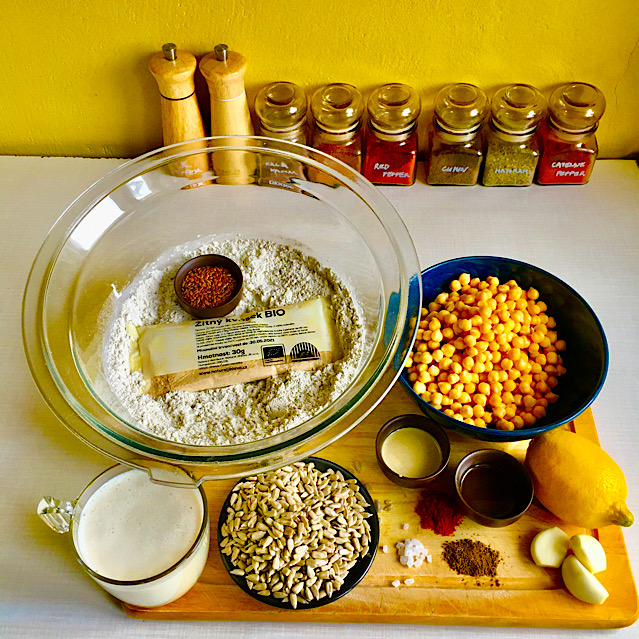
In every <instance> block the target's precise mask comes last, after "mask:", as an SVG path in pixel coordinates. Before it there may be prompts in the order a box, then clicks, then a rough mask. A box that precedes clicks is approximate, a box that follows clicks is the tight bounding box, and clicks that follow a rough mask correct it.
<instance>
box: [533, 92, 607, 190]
mask: <svg viewBox="0 0 639 639" xmlns="http://www.w3.org/2000/svg"><path fill="white" fill-rule="evenodd" d="M605 110H606V100H605V98H604V96H603V94H602V93H601V91H599V89H597V88H596V87H594V86H592V85H591V84H584V83H581V82H573V83H571V84H565V85H563V86H561V87H559V88H558V89H556V90H555V91H554V92H553V94H552V95H551V96H550V100H549V101H548V118H547V120H546V122H544V123H543V124H542V126H541V127H540V157H539V166H538V167H537V182H538V183H539V184H586V183H587V182H588V180H589V179H590V173H591V172H592V167H593V166H594V163H595V160H596V158H597V151H598V148H597V139H596V137H595V131H596V130H597V127H598V126H599V120H600V119H601V116H602V115H603V114H604V111H605Z"/></svg>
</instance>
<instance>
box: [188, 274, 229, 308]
mask: <svg viewBox="0 0 639 639" xmlns="http://www.w3.org/2000/svg"><path fill="white" fill-rule="evenodd" d="M236 286H237V282H236V281H235V278H234V277H233V275H231V272H230V271H229V270H228V269H225V268H224V267H223V266H198V267H197V268H194V269H193V270H192V271H189V272H188V273H187V274H186V276H185V277H184V279H183V280H182V287H181V289H180V292H181V293H182V297H183V298H184V301H185V302H186V303H187V304H189V305H190V306H192V307H193V308H213V307H216V306H221V305H222V304H225V303H226V302H228V301H229V300H230V299H231V297H233V294H234V293H235V290H236Z"/></svg>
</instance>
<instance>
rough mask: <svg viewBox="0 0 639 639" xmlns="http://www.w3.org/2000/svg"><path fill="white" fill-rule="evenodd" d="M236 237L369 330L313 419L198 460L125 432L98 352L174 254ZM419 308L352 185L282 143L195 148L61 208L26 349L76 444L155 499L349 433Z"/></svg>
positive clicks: (379, 205) (124, 170)
mask: <svg viewBox="0 0 639 639" xmlns="http://www.w3.org/2000/svg"><path fill="white" fill-rule="evenodd" d="M273 167H275V168H280V169H282V170H273ZM308 176H312V181H311V179H310V178H309V177H308ZM238 234H239V235H242V236H244V237H248V238H256V239H265V240H272V241H276V242H279V243H282V244H290V245H293V246H295V247H297V248H300V249H301V250H302V251H303V252H305V253H307V254H309V255H311V256H313V257H315V258H316V259H317V260H319V262H320V263H321V264H322V265H324V266H328V267H330V268H332V269H333V270H334V271H335V272H336V273H337V274H338V275H339V276H340V277H341V278H342V280H343V281H345V282H346V283H347V285H348V286H349V288H350V290H351V291H352V293H353V294H354V296H355V298H356V299H357V302H358V303H359V305H360V308H361V313H362V315H363V317H362V319H363V323H364V324H365V325H366V326H368V327H370V329H371V330H370V331H369V332H370V334H371V335H370V339H368V340H367V343H366V346H365V349H364V357H363V358H362V360H361V364H360V366H359V369H358V371H357V373H356V375H355V377H354V379H353V381H352V382H351V384H350V385H349V386H348V388H347V389H346V390H345V391H344V392H343V393H342V394H341V395H340V396H339V398H338V399H337V400H336V401H334V402H333V403H332V404H330V405H328V406H327V407H326V408H325V409H324V410H322V411H321V412H320V413H319V414H317V415H315V416H314V417H313V418H312V419H309V420H307V421H305V422H304V423H302V424H300V425H298V426H296V427H294V428H291V429H290V430H288V431H286V432H284V433H281V434H278V435H275V436H272V437H268V438H266V439H261V440H258V441H254V442H251V443H246V444H238V445H230V446H194V445H185V444H179V443H176V442H173V441H168V440H165V439H161V438H159V437H156V436H154V435H151V434H149V433H148V432H146V431H145V430H143V429H142V428H140V427H139V426H138V425H137V424H136V423H135V421H134V420H132V419H131V418H129V417H127V412H126V411H125V409H124V408H123V407H122V406H121V404H120V403H119V401H118V400H117V399H116V398H115V396H114V394H113V393H112V392H111V390H110V387H109V385H108V383H107V382H106V378H105V372H104V368H103V366H104V362H103V358H102V352H103V342H104V338H105V334H106V331H107V330H108V326H109V318H110V317H111V315H112V313H113V310H114V304H115V301H116V299H117V295H115V294H114V291H122V290H123V289H125V288H126V287H127V286H128V285H130V284H131V282H132V281H133V280H134V279H135V277H136V275H138V273H139V272H140V270H141V269H142V268H143V267H144V266H145V265H147V264H149V263H152V262H154V261H155V260H156V259H157V258H158V257H159V256H160V255H162V254H164V253H165V252H166V251H168V250H170V249H171V248H173V247H175V246H177V245H181V244H185V243H187V242H192V241H193V240H194V239H196V238H198V237H199V236H202V237H208V236H211V235H215V236H221V237H233V236H235V235H238ZM420 307H421V279H420V277H419V262H418V259H417V255H416V252H415V248H414V246H413V243H412V240H411V238H410V236H409V234H408V231H407V230H406V227H405V226H404V224H403V222H402V220H401V218H400V217H399V215H398V214H397V212H396V211H395V210H394V209H393V207H392V206H391V205H390V203H389V202H388V201H387V200H386V199H385V198H384V197H383V196H382V194H381V193H380V192H379V191H378V190H377V189H376V188H375V187H374V186H373V185H372V184H370V183H369V182H368V181H367V180H365V179H364V178H363V177H362V176H361V175H360V174H359V173H356V172H355V171H353V170H352V169H351V168H349V167H348V166H346V165H345V164H343V163H341V162H339V161H337V160H335V159H333V158H331V157H330V156H327V155H325V154H323V153H319V152H317V151H314V150H312V149H309V148H306V147H304V146H300V145H297V144H293V143H288V142H282V141H278V140H271V139H268V138H259V137H224V138H205V139H202V140H197V141H194V142H188V143H184V144H176V145H172V146H169V147H165V148H162V149H158V150H156V151H153V152H151V153H148V154H146V155H143V156H141V157H139V158H136V159H134V160H131V161H129V162H126V163H125V164H123V165H121V166H120V167H118V168H116V169H115V170H113V171H112V172H111V173H109V174H107V175H106V176H105V177H103V178H102V179H100V180H98V181H97V182H96V183H95V184H94V185H93V186H91V187H90V188H89V189H87V190H86V191H85V192H84V193H83V194H82V195H80V196H79V197H78V198H77V199H76V200H75V201H74V202H73V203H72V204H71V205H70V206H69V207H68V208H67V210H66V211H65V212H64V213H63V215H62V216H61V217H60V218H59V219H58V221H57V222H56V223H55V225H54V226H53V228H52V229H51V231H50V232H49V234H48V236H47V238H46V239H45V241H44V243H43V245H42V247H41V249H40V251H39V253H38V255H37V257H36V259H35V262H34V264H33V267H32V270H31V273H30V276H29V279H28V282H27V286H26V291H25V296H24V301H23V339H24V345H25V351H26V354H27V359H28V360H29V365H30V368H31V372H32V375H33V377H34V380H35V382H36V384H37V386H38V388H39V389H40V392H41V393H42V395H43V397H44V399H45V401H46V402H47V403H48V404H49V406H50V407H51V408H52V409H53V411H54V412H55V413H56V415H57V416H58V417H59V418H60V419H61V420H62V422H63V423H64V424H65V425H66V426H67V427H68V428H69V429H70V430H71V431H72V432H74V433H75V434H76V435H77V436H79V437H80V438H81V439H82V440H84V441H85V442H86V443H87V444H89V445H90V446H93V447H94V448H96V449H98V450H100V451H102V452H103V453H105V454H106V455H108V456H110V457H112V458H114V459H116V460H118V461H121V462H123V463H125V464H128V465H131V466H136V467H138V468H146V469H147V470H148V471H149V472H150V474H151V476H152V477H159V476H160V475H162V481H163V483H172V482H173V480H171V481H168V480H167V479H166V470H170V471H171V472H172V473H173V475H172V476H173V477H175V483H192V482H193V481H194V480H195V482H196V483H200V482H201V481H203V480H206V479H217V478H228V477H240V476H245V475H249V474H252V473H254V472H256V471H258V470H267V469H271V468H275V467H278V466H281V465H284V464H286V463H291V462H293V461H297V460H300V459H303V458H304V457H307V456H308V455H311V454H314V453H316V452H317V451H319V450H320V449H322V448H323V447H325V446H327V445H328V444H330V443H331V442H333V441H335V440H336V439H337V438H338V437H340V436H341V435H343V434H344V433H346V432H347V431H348V430H350V429H351V428H353V427H354V426H355V425H356V424H357V423H358V422H359V421H360V420H361V419H363V418H364V417H365V416H366V415H367V414H368V413H369V412H370V411H371V410H372V409H373V408H374V407H375V406H376V405H377V404H378V403H379V402H380V401H381V399H382V398H383V397H384V395H385V394H386V392H387V391H388V390H389V388H390V387H391V386H392V385H393V383H394V382H395V380H396V379H397V377H398V375H399V374H400V372H401V370H402V365H403V363H404V361H405V358H406V355H407V353H408V352H409V351H410V348H411V346H412V343H413V340H414V336H415V335H414V334H415V327H414V323H411V322H410V320H411V318H414V317H417V316H418V315H419V311H420ZM371 445H373V443H372V442H371Z"/></svg>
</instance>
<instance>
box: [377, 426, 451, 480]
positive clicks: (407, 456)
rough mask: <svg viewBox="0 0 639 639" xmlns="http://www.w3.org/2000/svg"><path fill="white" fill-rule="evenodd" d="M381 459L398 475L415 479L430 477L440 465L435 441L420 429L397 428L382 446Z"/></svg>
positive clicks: (439, 454)
mask: <svg viewBox="0 0 639 639" xmlns="http://www.w3.org/2000/svg"><path fill="white" fill-rule="evenodd" d="M381 452H382V458H383V459H384V462H385V463H386V465H387V466H388V467H389V468H390V469H391V470H392V471H393V472H395V473H397V474H398V475H401V476H402V477H409V478H411V479H416V478H419V477H428V476H429V475H432V474H433V473H434V472H435V471H436V470H437V469H438V468H439V466H440V464H441V463H442V451H441V448H440V447H439V444H438V443H437V440H436V439H435V438H434V437H433V436H432V435H431V434H430V433H427V432H426V431H425V430H422V429H421V428H413V427H410V426H407V427H406V428H399V429H398V430H396V431H393V432H392V433H391V434H390V435H389V436H388V437H387V438H386V439H385V440H384V443H383V444H382V451H381Z"/></svg>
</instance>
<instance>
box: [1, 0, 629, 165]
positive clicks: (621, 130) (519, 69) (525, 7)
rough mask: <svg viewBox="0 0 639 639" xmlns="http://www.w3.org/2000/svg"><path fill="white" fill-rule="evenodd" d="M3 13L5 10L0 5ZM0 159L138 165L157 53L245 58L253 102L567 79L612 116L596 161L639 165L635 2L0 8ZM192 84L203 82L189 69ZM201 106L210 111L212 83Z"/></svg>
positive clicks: (342, 0) (91, 1) (236, 1)
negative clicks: (275, 85) (299, 90)
mask: <svg viewBox="0 0 639 639" xmlns="http://www.w3.org/2000/svg"><path fill="white" fill-rule="evenodd" d="M3 5H4V6H3ZM0 11H1V12H0V15H2V26H3V29H2V32H3V51H2V52H3V60H2V66H1V67H0V79H1V80H2V81H1V82H0V86H1V87H2V92H1V94H0V107H1V110H0V113H1V114H2V121H1V124H0V153H2V154H16V155H62V156H68V155H77V156H87V157H102V156H107V157H132V156H135V155H139V154H140V153H143V152H146V151H148V150H150V149H153V148H155V147H157V146H161V145H162V137H161V120H160V108H159V97H158V92H157V85H156V83H155V81H154V79H153V77H152V76H151V75H150V74H149V72H148V60H149V58H150V56H151V55H152V54H154V53H155V52H156V51H158V50H159V49H160V48H161V46H162V44H163V43H165V42H175V43H176V44H177V45H178V47H179V48H183V49H187V50H190V51H191V52H192V53H194V54H195V55H196V56H197V57H198V58H199V57H201V56H202V55H203V54H205V53H207V52H209V51H211V50H212V49H213V47H214V45H215V44H217V43H219V42H224V43H226V44H228V45H229V46H230V48H232V49H235V50H237V51H240V52H241V53H243V54H244V55H245V56H246V58H247V60H248V64H249V67H248V71H247V75H246V85H247V92H248V96H249V104H250V105H251V108H252V105H253V99H254V97H255V94H256V93H257V91H258V90H259V89H260V88H261V87H262V86H264V85H265V84H267V83H269V82H272V81H275V80H288V81H292V82H296V83H298V84H300V85H301V86H303V87H304V88H305V89H306V90H307V92H309V93H310V92H311V91H312V90H313V89H314V88H315V87H317V86H319V85H321V84H324V83H328V82H348V83H351V84H355V85H356V86H358V87H359V88H360V89H361V90H362V91H363V92H364V93H365V94H366V93H367V92H369V91H370V90H371V89H372V88H374V87H375V86H376V85H379V84H383V83H386V82H392V81H401V82H406V83H409V84H412V85H413V86H414V87H415V88H416V89H418V91H419V92H420V94H421V96H422V100H423V105H424V109H425V111H424V120H425V119H426V118H427V117H428V115H429V114H428V109H429V107H430V105H431V103H432V99H433V97H434V95H435V93H436V92H437V90H438V89H439V88H440V87H441V86H443V85H444V84H447V83H450V82H459V81H465V82H472V83H475V84H478V85H480V86H482V87H484V88H485V89H486V90H487V91H488V93H489V94H491V93H492V92H493V91H494V90H495V89H496V88H497V87H499V86H501V85H504V84H508V83H511V82H525V83H530V84H534V85H536V86H538V88H540V89H541V90H542V91H544V93H545V94H546V95H548V94H549V92H550V91H551V90H552V88H553V87H554V86H556V85H557V84H560V83H564V82H569V81H573V80H578V81H584V82H590V83H592V84H595V85H596V86H598V87H599V88H600V89H601V90H602V91H603V93H604V95H605V96H606V99H607V103H608V108H607V112H606V114H605V115H604V118H603V120H602V124H601V127H600V129H599V133H598V139H599V144H600V151H601V153H600V155H601V157H626V156H629V155H632V154H637V153H639V47H638V44H639V42H638V40H639V0H527V1H526V2H523V1H520V0H509V1H506V0H416V1H414V2H409V1H408V0H385V1H382V0H266V1H264V0H135V1H128V2H127V1H126V0H114V1H112V2H106V1H104V0H100V1H98V0H66V1H65V2H51V0H32V1H31V2H29V1H25V2H16V1H15V0H0ZM198 75H199V72H198ZM198 96H199V98H200V102H201V103H202V106H203V111H204V112H205V115H207V112H208V107H207V104H206V103H207V101H208V93H207V88H206V83H205V82H204V81H203V80H202V79H201V78H199V79H198Z"/></svg>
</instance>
